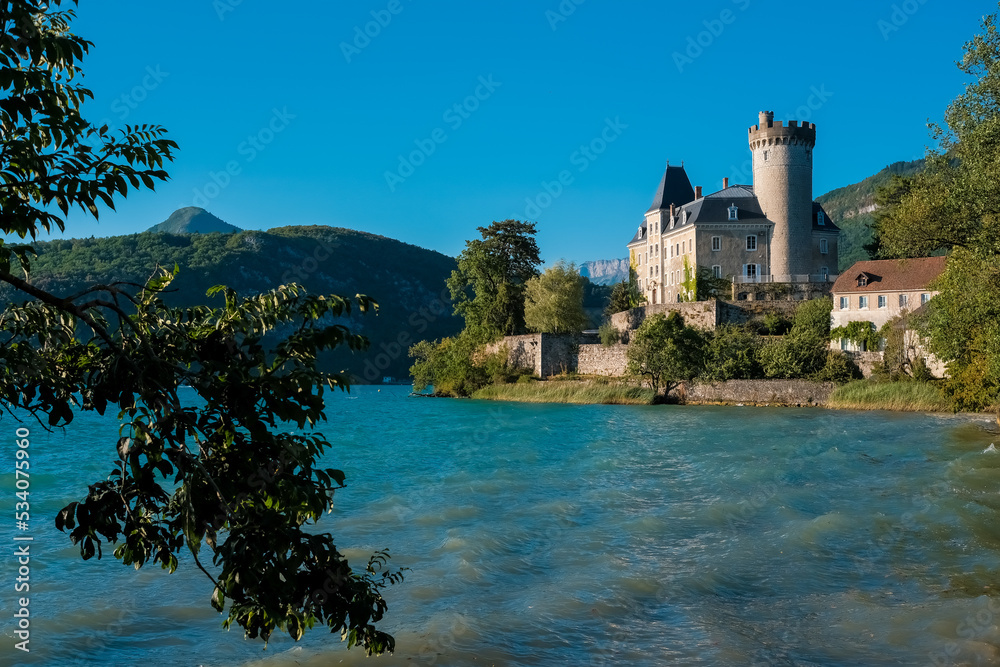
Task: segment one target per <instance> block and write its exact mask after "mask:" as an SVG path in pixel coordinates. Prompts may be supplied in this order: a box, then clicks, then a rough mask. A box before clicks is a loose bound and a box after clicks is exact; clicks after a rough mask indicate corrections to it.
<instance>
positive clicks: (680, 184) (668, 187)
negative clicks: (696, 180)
mask: <svg viewBox="0 0 1000 667" xmlns="http://www.w3.org/2000/svg"><path fill="white" fill-rule="evenodd" d="M693 201H694V188H693V187H691V180H690V179H689V178H688V175H687V172H686V171H684V167H683V166H680V167H671V166H670V165H669V164H668V165H667V169H666V171H664V172H663V179H662V180H661V181H660V187H659V189H657V191H656V196H655V197H654V198H653V205H652V206H650V207H649V211H646V212H647V213H649V212H650V211H659V210H661V209H665V208H670V205H671V204H673V205H674V206H682V205H684V204H687V203H689V202H693Z"/></svg>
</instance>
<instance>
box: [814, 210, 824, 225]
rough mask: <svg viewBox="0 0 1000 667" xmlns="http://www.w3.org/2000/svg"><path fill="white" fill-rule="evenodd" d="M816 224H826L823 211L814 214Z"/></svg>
mask: <svg viewBox="0 0 1000 667" xmlns="http://www.w3.org/2000/svg"><path fill="white" fill-rule="evenodd" d="M816 224H818V225H819V226H820V227H823V226H825V225H826V214H825V213H823V211H820V212H819V213H817V214H816Z"/></svg>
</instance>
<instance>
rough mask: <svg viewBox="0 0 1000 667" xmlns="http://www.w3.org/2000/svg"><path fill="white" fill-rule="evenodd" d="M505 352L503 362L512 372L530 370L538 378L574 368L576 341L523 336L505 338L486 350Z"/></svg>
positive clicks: (547, 336)
mask: <svg viewBox="0 0 1000 667" xmlns="http://www.w3.org/2000/svg"><path fill="white" fill-rule="evenodd" d="M504 347H506V349H507V361H508V363H510V365H511V366H513V367H514V368H527V369H530V370H531V371H532V372H533V373H534V374H535V375H537V376H538V377H548V376H550V375H558V374H559V373H566V372H569V371H572V370H574V369H575V367H576V349H577V341H576V338H575V337H574V336H554V335H552V334H525V335H523V336H507V337H505V338H504V339H503V340H501V341H498V342H496V343H491V344H490V345H487V346H486V353H487V354H496V353H497V352H499V351H500V350H501V349H502V348H504Z"/></svg>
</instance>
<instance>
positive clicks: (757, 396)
mask: <svg viewBox="0 0 1000 667" xmlns="http://www.w3.org/2000/svg"><path fill="white" fill-rule="evenodd" d="M835 387H836V385H835V384H833V383H832V382H811V381H809V380H730V381H728V382H711V383H698V384H694V385H688V386H686V387H682V388H680V389H678V390H675V391H674V392H673V393H674V395H677V396H678V397H680V398H682V399H683V400H685V401H687V402H688V403H694V404H698V403H707V404H724V405H733V404H740V403H742V404H744V405H793V406H807V405H825V404H826V402H827V401H828V400H830V394H831V393H833V390H834V388H835Z"/></svg>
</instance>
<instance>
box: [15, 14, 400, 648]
mask: <svg viewBox="0 0 1000 667" xmlns="http://www.w3.org/2000/svg"><path fill="white" fill-rule="evenodd" d="M61 4H62V3H61V2H60V0H53V1H52V2H48V3H39V2H33V1H30V0H15V1H14V2H10V3H5V4H4V5H3V7H2V8H0V21H2V22H3V39H2V40H0V87H2V88H3V95H2V96H0V120H2V124H3V128H4V132H3V138H2V142H3V143H2V150H0V171H2V174H3V178H2V184H0V211H2V213H3V215H2V216H0V231H2V232H3V233H5V234H17V235H19V236H20V237H22V238H24V237H27V236H31V237H32V238H34V237H35V236H36V235H37V234H38V232H39V231H47V230H51V229H60V230H62V229H64V225H65V222H64V216H65V215H66V214H67V213H68V211H69V209H70V208H72V207H79V208H81V209H82V210H84V211H86V212H88V213H89V214H91V215H93V216H95V217H96V216H97V215H98V214H99V208H98V206H99V205H100V204H103V205H105V206H108V207H111V208H113V207H114V202H115V199H116V198H117V197H123V196H126V195H127V194H128V193H129V192H130V191H132V190H135V189H142V188H146V189H152V188H153V187H154V185H155V184H156V182H158V181H163V180H165V179H166V178H167V174H166V172H165V171H164V170H163V165H164V163H165V162H168V161H170V160H172V158H173V153H172V151H173V150H175V149H176V148H177V146H176V144H175V143H174V142H173V141H171V140H169V139H167V138H166V137H165V132H164V130H163V129H162V128H159V127H157V126H149V125H142V126H138V127H135V126H130V127H126V129H125V130H124V131H122V132H120V133H118V134H117V135H112V134H111V133H109V132H108V131H107V128H96V127H93V126H91V125H90V124H89V123H88V122H87V121H86V120H84V119H83V117H82V116H81V114H80V109H81V106H82V105H83V103H84V101H85V100H86V99H89V98H91V97H92V95H91V93H90V91H89V90H86V89H85V88H83V87H82V86H81V85H79V83H78V82H79V80H80V78H81V77H80V75H81V72H80V69H79V62H80V60H81V59H82V58H83V56H84V54H85V53H86V52H87V50H88V49H89V47H90V46H91V45H90V43H89V42H86V41H85V40H82V39H80V38H79V37H76V36H74V35H72V34H71V33H70V32H69V22H70V20H71V19H72V18H73V13H72V12H60V11H57V8H58V7H59V6H60V5H61ZM29 251H30V248H28V247H25V246H7V245H2V246H0V282H3V283H6V284H7V285H9V286H10V287H11V288H13V289H14V290H17V292H18V293H17V296H18V297H21V298H23V297H25V296H27V297H30V300H29V301H27V302H26V303H23V304H21V305H11V306H10V307H8V309H7V310H6V311H5V312H4V313H3V314H2V315H0V400H2V405H3V407H4V408H6V409H8V410H10V409H14V408H20V409H23V410H27V411H29V412H30V413H31V414H32V415H33V416H35V417H36V418H37V419H39V420H42V419H44V420H46V422H47V423H48V425H49V426H53V427H58V426H64V425H66V424H69V423H70V422H71V421H72V420H73V416H74V413H75V411H78V410H93V411H96V412H97V413H99V414H102V415H103V414H105V413H106V412H107V411H108V410H111V411H112V414H118V415H119V418H120V419H121V420H123V423H122V427H121V432H122V437H121V438H120V439H119V440H118V441H117V443H115V447H114V452H115V455H114V459H115V461H116V463H115V466H114V469H113V470H112V471H111V472H110V474H109V475H107V476H106V477H103V478H102V479H100V480H98V481H96V482H95V483H93V484H91V485H90V486H89V490H88V493H87V495H86V496H85V497H84V498H83V499H82V500H81V501H78V502H74V503H70V504H69V505H68V506H66V507H65V508H64V509H63V510H62V511H61V512H60V513H59V515H58V517H57V519H56V526H57V528H59V529H60V530H67V531H69V533H70V539H71V541H72V542H73V543H74V544H77V545H79V547H80V552H81V555H82V557H83V558H84V559H89V558H92V557H93V556H95V555H96V556H98V558H100V557H101V556H102V554H103V547H102V545H104V544H114V545H116V548H115V550H114V555H115V557H116V558H118V559H120V560H121V561H122V562H123V563H124V564H126V565H133V566H134V567H136V568H137V569H138V568H141V567H143V566H144V565H146V564H149V563H159V564H160V565H161V567H163V568H165V569H167V570H170V571H173V570H174V569H176V568H177V566H178V558H177V554H178V553H180V552H181V551H182V550H184V549H186V550H188V551H189V552H190V553H191V555H192V557H193V559H194V561H195V564H196V566H197V567H199V568H200V569H201V570H202V571H203V572H204V573H205V575H206V576H207V578H208V579H210V580H211V582H212V588H211V590H212V593H211V595H210V596H209V595H208V594H206V598H210V601H211V604H212V605H213V607H215V609H217V610H218V611H220V612H223V611H224V610H225V609H226V603H227V601H228V603H229V605H228V609H229V613H228V617H227V620H226V621H225V625H226V626H227V627H228V626H229V625H230V624H233V623H235V624H236V625H238V626H240V627H242V628H243V629H244V631H245V633H246V636H248V637H251V638H255V637H260V638H263V639H264V640H267V639H268V638H269V637H270V636H271V634H272V633H273V632H274V631H275V630H280V631H284V632H287V633H288V634H289V635H290V636H291V637H293V638H294V639H299V638H301V637H302V635H303V633H304V631H305V630H306V629H308V628H310V627H313V626H314V625H316V624H317V623H319V624H323V625H326V626H328V627H329V628H330V629H331V630H332V631H334V632H339V633H340V634H341V636H342V638H343V639H345V640H346V641H347V643H348V646H354V645H358V646H362V647H363V648H364V649H365V650H366V651H367V652H368V653H370V654H371V653H381V652H384V651H391V650H392V649H393V639H392V637H391V636H389V635H387V634H386V633H384V632H382V631H380V630H378V629H377V628H376V626H375V623H377V622H379V621H380V620H381V619H382V618H383V615H384V613H385V611H386V603H385V600H384V599H383V598H382V595H381V590H382V588H384V587H385V586H386V585H388V584H390V583H394V582H396V581H399V580H400V579H401V576H402V574H401V573H400V572H390V571H388V570H386V568H385V565H386V559H387V554H386V553H385V552H378V553H376V554H375V555H374V556H373V557H372V558H371V559H370V560H369V562H368V565H367V567H365V568H364V569H363V571H360V572H357V571H354V570H352V569H351V568H350V567H349V565H348V563H347V560H346V559H345V558H344V556H343V555H342V554H341V553H340V552H339V551H338V550H337V548H336V546H335V544H334V541H333V538H332V536H331V535H330V534H329V533H318V532H315V531H314V530H311V529H310V528H311V526H312V524H314V523H315V522H316V521H317V520H318V519H319V517H320V516H321V515H322V514H323V513H324V512H325V511H326V510H327V509H328V508H329V507H330V503H331V498H332V494H333V492H334V491H335V490H337V489H339V488H342V487H343V485H344V481H345V478H344V474H343V472H341V471H338V470H336V469H333V468H323V467H321V466H320V465H319V463H318V459H319V458H320V456H321V455H322V454H323V452H324V451H325V450H326V449H327V448H328V446H329V443H328V442H327V441H326V440H325V438H324V437H323V436H322V435H321V434H318V433H316V432H315V431H313V430H312V429H313V427H315V426H316V425H317V424H319V423H320V422H322V421H323V420H324V419H325V414H324V392H326V391H328V390H333V389H347V388H348V384H347V382H348V379H347V377H346V376H344V375H341V374H329V373H325V372H323V371H321V370H319V369H318V368H317V367H316V361H317V355H318V354H320V353H321V352H324V351H327V350H332V349H335V348H338V347H347V348H349V349H352V350H361V349H363V348H364V347H365V346H366V344H367V342H366V340H365V339H364V338H363V337H361V336H359V335H357V334H353V333H351V332H350V331H349V330H348V329H347V328H346V327H345V326H343V325H340V324H331V323H332V322H333V321H334V320H336V319H338V318H342V317H344V316H347V315H348V314H349V313H350V312H351V309H352V308H357V309H358V310H360V311H362V312H363V311H366V310H369V309H371V308H374V305H375V304H374V302H373V301H372V300H371V299H368V298H367V297H363V296H358V297H357V298H356V299H352V300H349V299H345V298H342V297H338V296H322V295H311V294H308V293H307V292H306V291H305V290H304V289H302V288H301V287H300V286H298V285H296V284H294V283H293V284H288V285H284V286H280V287H275V288H274V289H271V290H269V291H266V292H264V293H261V294H257V295H254V296H246V297H241V296H239V295H238V294H237V293H236V292H235V291H233V290H231V289H227V288H223V287H219V288H216V289H214V290H212V291H211V292H212V294H216V295H221V296H222V297H224V300H225V302H224V304H223V305H221V306H219V307H208V306H204V305H197V306H191V307H186V308H178V307H172V306H169V305H167V304H166V303H165V302H164V300H163V298H162V295H163V294H164V290H166V289H167V288H168V287H169V286H170V284H171V282H172V281H173V280H174V279H175V277H176V271H174V272H170V273H168V272H164V271H160V272H157V274H156V275H154V277H153V278H151V279H150V280H148V281H144V284H139V285H135V284H124V283H122V282H110V281H109V282H105V283H103V284H99V285H90V286H88V287H86V288H84V289H82V290H79V291H77V292H75V293H70V294H55V293H53V292H51V291H48V289H47V288H45V287H41V286H39V285H38V284H36V283H29V282H28V281H26V280H24V279H21V278H20V277H18V276H17V275H15V274H14V273H13V272H12V269H13V266H14V265H15V264H19V266H20V269H21V270H23V271H24V273H25V274H27V273H28V271H29V269H30V264H29V258H28V254H29ZM94 270H100V267H94ZM146 275H147V276H148V275H149V274H146ZM287 282H291V281H287ZM279 331H280V332H282V333H281V334H280V335H278V336H277V339H276V341H275V342H274V344H265V336H266V335H268V334H269V333H276V332H279ZM184 386H187V387H191V388H192V389H193V390H194V391H195V393H196V394H197V396H198V401H197V404H196V405H194V406H192V405H190V404H186V403H185V402H183V401H181V399H180V396H179V391H180V388H181V387H184ZM289 423H290V424H294V425H295V426H296V427H297V428H298V429H299V430H300V431H303V430H304V432H302V433H300V434H295V433H289V432H287V430H286V424H289ZM109 444H111V443H109ZM109 449H110V448H109ZM205 547H207V548H208V550H209V551H210V553H211V563H210V564H208V563H203V562H202V556H203V555H204V554H205V553H208V552H206V550H205Z"/></svg>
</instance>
